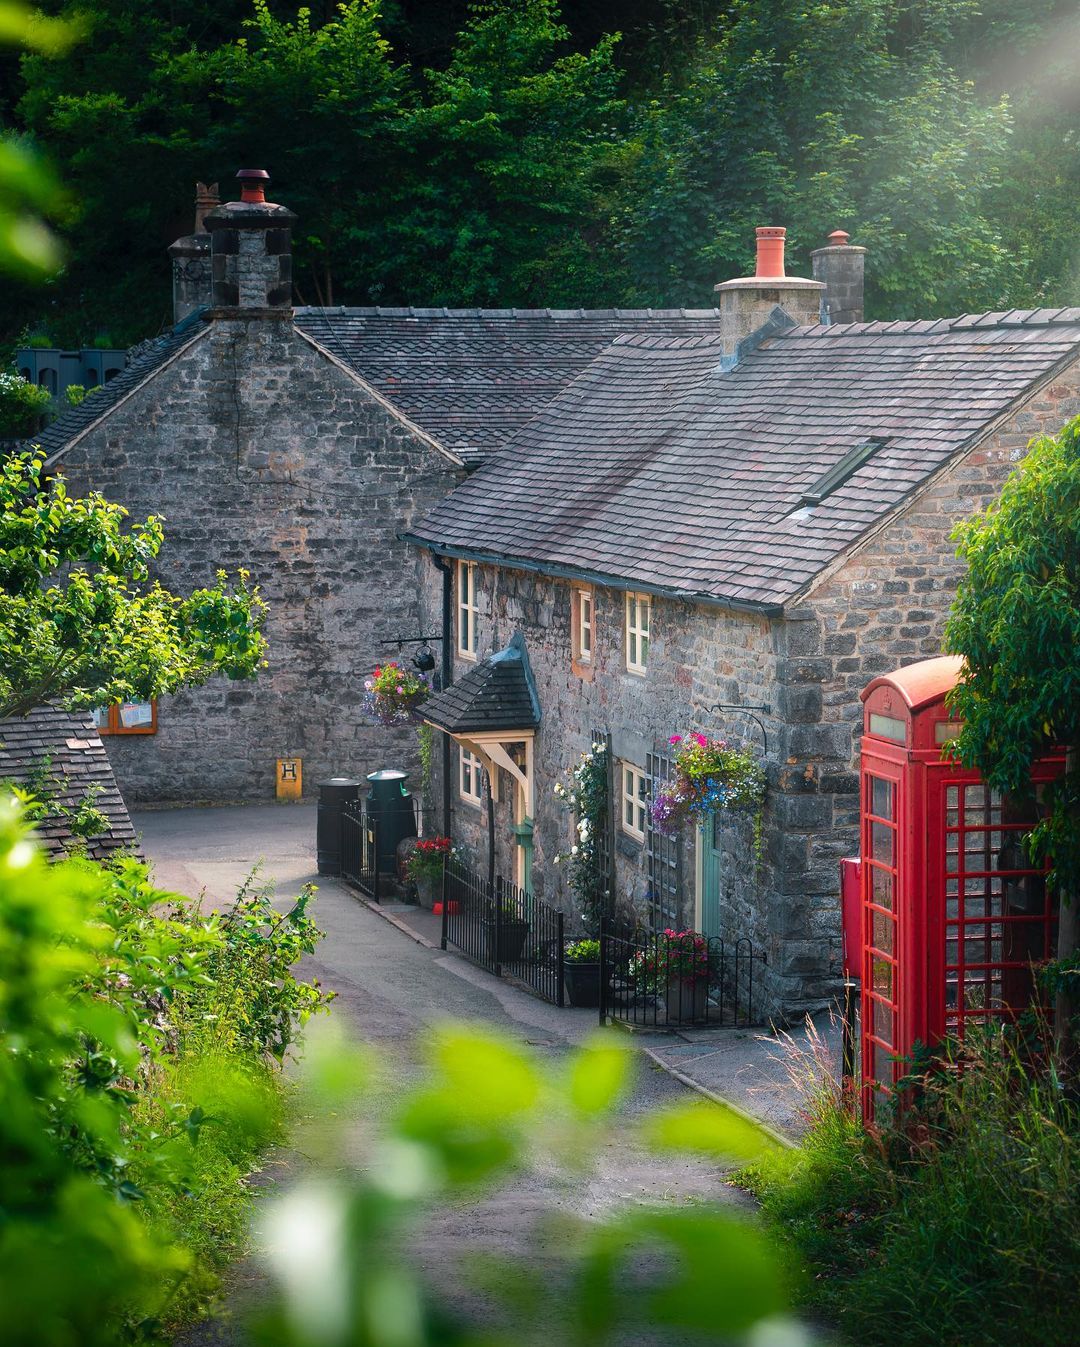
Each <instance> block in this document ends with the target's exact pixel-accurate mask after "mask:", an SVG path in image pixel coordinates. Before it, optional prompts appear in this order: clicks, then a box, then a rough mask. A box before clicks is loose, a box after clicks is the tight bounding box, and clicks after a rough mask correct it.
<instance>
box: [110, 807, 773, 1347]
mask: <svg viewBox="0 0 1080 1347" xmlns="http://www.w3.org/2000/svg"><path fill="white" fill-rule="evenodd" d="M135 825H136V830H137V831H138V832H139V834H140V835H141V838H142V845H143V849H144V852H145V854H146V856H147V859H148V860H150V861H151V863H152V865H153V867H154V873H155V877H156V879H157V881H158V883H159V884H161V885H162V886H163V887H167V888H170V889H174V890H178V891H180V892H184V893H187V894H189V895H190V896H198V895H200V894H201V895H202V897H203V901H204V903H206V904H208V905H210V904H220V903H223V902H226V901H228V899H229V897H230V896H231V894H232V893H233V892H234V891H235V888H236V887H237V885H238V884H239V883H240V882H242V881H243V879H244V877H245V876H246V875H247V874H248V873H249V872H250V871H251V869H252V868H253V867H254V866H255V865H256V864H258V865H259V866H260V867H261V872H262V874H263V876H264V877H265V878H266V879H267V880H269V881H272V882H273V883H274V884H275V886H276V900H275V901H276V903H277V904H278V905H285V904H288V903H290V902H291V901H292V900H293V899H294V898H295V895H296V894H297V893H298V892H299V890H300V888H301V886H302V885H303V884H304V883H307V882H315V883H317V884H318V886H319V889H318V894H317V897H316V900H315V906H314V913H315V916H316V919H317V921H318V923H319V925H320V926H321V927H322V929H323V930H324V931H325V932H326V938H325V939H324V940H323V941H322V943H321V944H320V946H319V949H318V952H317V954H316V955H315V956H314V957H312V958H309V959H307V960H305V961H304V965H303V972H304V975H305V976H307V977H317V978H319V980H320V981H321V982H322V983H323V984H324V985H325V986H326V987H328V988H330V989H332V990H334V991H335V992H336V993H337V999H336V1001H335V1002H334V1006H333V1010H332V1014H333V1015H334V1017H335V1018H336V1019H337V1020H338V1021H339V1022H340V1023H343V1024H344V1025H346V1026H347V1028H348V1031H349V1032H350V1033H351V1034H352V1035H354V1036H355V1037H356V1038H358V1039H360V1040H361V1041H363V1042H364V1043H366V1044H369V1045H370V1046H371V1047H372V1048H373V1049H374V1050H375V1051H376V1052H377V1054H378V1057H379V1059H380V1062H381V1066H382V1071H383V1074H384V1076H385V1077H386V1078H387V1079H388V1080H389V1081H390V1083H391V1084H390V1089H389V1092H388V1095H387V1096H386V1100H387V1101H388V1102H392V1100H393V1097H394V1093H395V1090H396V1089H397V1088H400V1087H401V1086H404V1085H405V1084H407V1083H408V1082H409V1081H412V1080H414V1079H416V1078H417V1076H418V1074H419V1073H420V1072H421V1071H422V1061H423V1054H424V1047H425V1044H426V1043H427V1042H428V1041H429V1040H430V1035H431V1031H432V1028H433V1027H434V1026H435V1025H437V1024H439V1023H442V1022H445V1021H446V1020H448V1019H449V1020H456V1021H459V1022H464V1023H469V1022H473V1023H477V1024H479V1025H482V1026H484V1027H485V1028H488V1029H491V1028H494V1029H497V1030H498V1031H499V1032H500V1033H501V1034H503V1035H504V1036H505V1037H506V1038H507V1039H509V1040H510V1041H511V1042H514V1043H517V1044H520V1045H525V1046H527V1047H528V1048H529V1049H530V1051H532V1052H534V1053H535V1054H537V1055H538V1056H539V1057H540V1058H541V1060H543V1061H544V1062H546V1063H547V1064H549V1065H550V1066H551V1068H552V1069H556V1070H557V1069H558V1067H559V1066H560V1064H561V1063H563V1062H564V1061H565V1059H566V1058H567V1056H568V1054H569V1052H570V1051H571V1049H572V1047H573V1045H574V1044H575V1043H578V1042H581V1041H582V1040H583V1039H584V1038H586V1037H587V1036H588V1035H589V1034H590V1033H592V1032H593V1031H594V1030H595V1023H596V1021H595V1012H593V1011H583V1010H572V1009H562V1010H560V1009H557V1008H556V1007H552V1006H548V1005H546V1004H545V1003H543V1002H541V1001H539V1000H537V999H536V998H534V997H532V996H530V995H528V994H527V993H525V992H522V991H520V990H519V989H517V988H515V987H512V986H510V985H509V984H506V983H502V982H499V981H497V980H496V979H494V978H492V977H490V976H489V975H488V974H486V973H484V972H482V971H481V970H478V969H475V968H473V967H472V966H471V965H470V964H468V963H467V962H466V961H465V960H464V959H461V958H459V957H458V956H456V955H454V954H446V953H442V952H441V951H433V950H430V949H428V948H426V947H425V946H423V945H420V944H418V943H417V942H416V941H414V940H412V939H411V938H410V937H409V936H408V935H407V934H405V933H404V932H402V931H400V930H399V929H397V928H396V927H395V926H393V925H391V924H390V923H389V922H387V921H385V920H383V919H382V918H381V917H380V916H378V915H377V914H375V913H373V912H372V911H370V910H369V909H368V908H367V907H366V906H365V905H364V904H362V903H361V902H359V901H358V899H357V898H356V896H355V894H354V893H353V892H352V891H351V890H350V889H349V888H348V887H347V886H345V885H342V884H340V883H338V882H337V881H334V880H330V881H327V880H326V879H325V878H320V877H319V876H318V875H317V874H315V873H314V850H315V846H314V840H315V810H314V807H312V806H306V805H293V806H248V807H238V808H234V809H191V810H170V811H162V812H144V813H141V814H138V815H137V816H136V818H135ZM694 1097H695V1096H694V1095H693V1094H692V1093H691V1092H690V1091H689V1090H687V1089H686V1088H685V1087H684V1086H683V1085H681V1084H679V1083H678V1082H677V1081H675V1080H673V1079H672V1078H671V1077H670V1076H668V1075H667V1074H666V1073H665V1072H663V1071H662V1070H660V1069H659V1068H658V1067H657V1066H655V1065H654V1064H653V1063H651V1062H649V1061H648V1060H647V1059H646V1058H644V1057H640V1055H639V1062H638V1069H637V1073H636V1076H635V1084H634V1087H633V1091H632V1093H631V1095H630V1097H629V1098H628V1100H627V1101H626V1103H625V1105H624V1108H623V1112H622V1117H621V1119H617V1120H614V1121H613V1123H612V1126H611V1127H610V1128H609V1129H608V1131H607V1134H606V1138H605V1141H604V1143H603V1144H602V1146H601V1148H600V1151H599V1154H598V1156H597V1162H596V1166H595V1169H594V1171H593V1173H592V1174H591V1176H589V1177H587V1178H586V1179H584V1180H581V1179H572V1180H571V1179H570V1178H569V1177H568V1176H567V1175H566V1174H564V1173H563V1172H562V1170H561V1167H560V1166H559V1165H558V1164H557V1163H556V1164H553V1165H548V1166H547V1167H546V1168H541V1169H540V1170H530V1171H526V1172H525V1173H523V1174H521V1175H520V1176H519V1177H518V1178H517V1179H516V1180H515V1181H514V1182H513V1183H511V1184H508V1185H507V1186H506V1187H504V1188H503V1189H501V1190H500V1191H499V1192H497V1193H493V1194H489V1195H487V1196H485V1197H483V1198H482V1199H479V1200H477V1201H473V1202H469V1203H466V1204H462V1205H458V1206H455V1207H453V1208H451V1209H448V1210H445V1211H441V1212H439V1213H437V1214H435V1215H434V1216H433V1217H432V1219H430V1220H429V1221H428V1222H427V1223H426V1224H425V1226H424V1228H423V1229H422V1230H421V1231H420V1232H419V1233H418V1235H417V1236H416V1238H415V1240H414V1242H413V1248H414V1250H415V1254H416V1257H417V1259H418V1261H419V1264H420V1266H421V1267H422V1269H423V1271H424V1274H425V1276H426V1278H427V1280H428V1281H429V1282H430V1283H431V1285H432V1286H433V1287H434V1288H435V1289H436V1290H437V1292H438V1293H439V1294H440V1295H442V1296H444V1297H445V1298H446V1299H447V1300H448V1301H450V1302H458V1303H460V1302H461V1301H462V1300H463V1299H466V1300H469V1301H470V1308H471V1309H472V1310H473V1311H474V1312H478V1313H479V1314H480V1315H481V1317H483V1318H484V1319H487V1318H488V1315H489V1313H490V1314H491V1315H495V1314H496V1311H495V1308H494V1305H493V1304H491V1305H489V1304H486V1303H480V1302H481V1301H483V1299H484V1293H483V1292H481V1291H477V1290H472V1289H469V1288H467V1287H466V1286H465V1284H464V1282H463V1279H462V1276H461V1272H460V1268H461V1259H462V1258H463V1257H467V1256H469V1255H472V1254H487V1255H492V1254H496V1255H500V1254H501V1255H509V1256H513V1257H521V1258H524V1259H527V1260H528V1262H529V1265H530V1266H532V1267H533V1268H534V1269H535V1268H541V1269H543V1271H544V1274H545V1277H546V1276H548V1275H549V1274H550V1277H551V1278H552V1279H553V1280H558V1279H559V1278H560V1277H561V1275H562V1274H563V1272H564V1270H565V1269H564V1267H563V1265H562V1263H561V1260H560V1253H561V1250H560V1247H559V1244H560V1241H559V1236H558V1234H557V1233H556V1227H554V1226H553V1225H552V1223H551V1218H553V1217H559V1216H575V1217H583V1218H586V1219H589V1218H598V1217H602V1216H603V1215H604V1214H606V1213H608V1212H611V1211H613V1210H615V1209H618V1208H621V1207H624V1206H627V1205H637V1204H643V1203H665V1204H686V1203H693V1204H699V1203H703V1202H710V1203H711V1202H720V1203H725V1204H728V1205H731V1204H737V1205H740V1206H743V1205H746V1202H747V1199H746V1198H745V1196H744V1195H743V1194H741V1193H740V1192H739V1191H738V1190H735V1189H732V1188H731V1187H730V1186H728V1185H727V1184H726V1182H725V1179H724V1174H723V1172H722V1171H721V1170H720V1169H719V1168H718V1167H716V1166H715V1165H713V1164H710V1163H706V1162H704V1161H701V1160H698V1159H696V1158H688V1157H676V1156H665V1157H657V1156H656V1155H654V1154H646V1153H645V1152H643V1151H642V1150H641V1149H640V1148H639V1147H638V1146H637V1145H636V1144H634V1143H633V1142H632V1141H631V1140H630V1139H629V1130H630V1124H632V1121H633V1120H634V1119H635V1118H637V1117H639V1116H641V1115H643V1114H645V1113H647V1112H649V1111H651V1110H653V1109H655V1108H658V1107H662V1106H665V1105H671V1104H674V1103H677V1102H680V1101H686V1100H689V1099H691V1098H694ZM351 1134H352V1138H353V1143H354V1152H353V1154H351V1155H350V1156H349V1160H350V1162H352V1163H357V1164H359V1165H360V1166H363V1164H364V1146H365V1144H366V1142H365V1137H366V1125H365V1120H364V1118H362V1117H360V1116H358V1117H357V1118H356V1120H355V1126H354V1127H353V1128H352V1129H351ZM305 1137H306V1138H307V1140H305V1139H304V1138H305ZM319 1149H320V1144H319V1129H318V1119H313V1120H310V1119H309V1121H308V1125H307V1128H306V1130H302V1131H301V1133H300V1136H299V1137H298V1146H297V1148H296V1149H294V1150H293V1151H292V1152H290V1153H287V1154H283V1155H280V1156H278V1157H275V1159H274V1162H273V1163H272V1165H271V1166H269V1167H268V1170H267V1174H266V1176H264V1177H265V1178H266V1179H267V1180H268V1186H271V1187H272V1186H274V1185H277V1184H282V1183H288V1182H290V1181H291V1179H292V1178H293V1177H294V1176H295V1174H296V1173H297V1172H298V1171H303V1170H304V1169H305V1168H306V1167H307V1166H308V1162H309V1159H310V1156H311V1155H312V1154H314V1153H315V1152H317V1151H318V1150H319ZM305 1153H307V1154H305ZM263 1286H264V1282H263V1278H262V1274H261V1271H260V1270H259V1267H258V1264H257V1261H252V1260H245V1262H244V1263H242V1264H241V1265H239V1266H238V1267H237V1269H236V1270H235V1273H234V1276H233V1277H232V1279H231V1285H230V1295H229V1302H230V1305H231V1306H232V1307H233V1309H235V1310H237V1311H239V1312H242V1310H243V1307H244V1306H245V1305H246V1304H248V1303H251V1302H254V1301H257V1299H258V1298H259V1295H260V1293H261V1290H262V1288H263ZM478 1297H479V1300H478V1299H477V1298H478ZM180 1341H181V1342H182V1343H183V1344H184V1347H205V1345H207V1344H211V1343H216V1344H223V1343H230V1344H231V1343H234V1342H235V1343H238V1342H240V1341H242V1338H241V1337H240V1336H239V1335H238V1330H237V1328H236V1323H235V1319H233V1318H230V1317H229V1316H228V1315H226V1316H225V1317H223V1318H222V1319H220V1320H219V1321H217V1322H215V1323H212V1324H209V1325H204V1326H201V1327H200V1328H199V1329H198V1330H196V1331H194V1332H191V1333H188V1334H186V1335H184V1337H183V1338H182V1339H180Z"/></svg>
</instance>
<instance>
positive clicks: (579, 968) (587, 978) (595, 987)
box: [563, 939, 600, 1006]
mask: <svg viewBox="0 0 1080 1347" xmlns="http://www.w3.org/2000/svg"><path fill="white" fill-rule="evenodd" d="M563 980H564V981H565V983H566V995H567V999H568V1000H569V1002H570V1004H571V1005H572V1006H598V1005H599V1004H600V941H599V940H592V939H585V940H571V941H570V943H569V944H568V945H567V946H566V948H565V949H564V950H563Z"/></svg>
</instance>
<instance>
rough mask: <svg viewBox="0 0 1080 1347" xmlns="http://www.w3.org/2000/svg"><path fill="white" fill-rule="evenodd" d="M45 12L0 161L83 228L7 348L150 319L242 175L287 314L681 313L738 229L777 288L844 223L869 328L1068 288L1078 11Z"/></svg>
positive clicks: (229, 5) (515, 0)
mask: <svg viewBox="0 0 1080 1347" xmlns="http://www.w3.org/2000/svg"><path fill="white" fill-rule="evenodd" d="M43 8H45V9H46V10H47V11H49V12H51V13H54V14H56V15H60V16H69V17H73V16H75V15H78V16H79V20H78V21H79V23H80V24H82V25H83V32H84V36H83V38H82V40H81V41H78V42H77V43H76V44H75V45H74V46H71V47H70V49H69V50H67V51H66V52H60V53H58V52H57V51H56V50H46V51H41V50H38V51H34V52H31V53H29V54H27V55H25V56H24V57H23V58H22V60H21V64H20V63H19V61H18V59H17V58H16V57H14V56H6V57H5V56H3V55H0V90H2V92H0V126H2V125H5V124H6V125H8V126H9V127H10V128H11V129H12V131H13V132H14V133H15V136H16V139H14V140H9V141H6V142H2V143H0V148H3V149H4V151H5V153H9V152H10V153H11V154H15V153H20V154H22V153H24V152H25V153H29V152H30V151H29V150H28V148H27V146H28V145H34V146H38V147H41V148H43V149H44V150H45V151H47V152H48V154H49V156H51V160H52V162H53V164H54V166H55V168H56V173H55V177H56V178H58V179H60V180H62V181H63V184H64V188H65V190H66V192H67V194H68V197H69V198H71V199H74V200H75V201H76V202H77V203H78V210H79V215H78V218H77V219H72V220H71V221H70V223H69V227H68V229H67V230H66V233H67V235H68V238H69V240H70V258H69V261H68V263H67V266H66V268H65V270H64V272H63V274H62V275H61V276H60V277H59V279H58V280H56V281H55V282H54V283H53V285H52V286H51V287H50V288H49V289H48V290H47V291H45V292H41V293H39V292H37V291H31V290H26V291H25V292H23V293H22V294H21V295H18V294H16V295H13V296H12V298H11V300H10V301H9V303H8V305H7V306H6V313H5V319H4V321H5V331H4V333H3V334H2V335H3V337H6V339H7V340H8V341H13V340H14V339H15V338H16V337H17V336H18V334H19V332H20V330H21V329H23V328H24V327H25V326H30V327H34V326H42V327H44V328H45V329H46V330H47V331H48V332H49V333H51V335H52V336H53V338H54V339H55V340H57V341H60V342H64V343H70V342H74V341H76V340H81V339H83V338H85V337H86V336H87V335H89V333H88V331H87V328H88V326H89V327H91V328H94V327H97V326H99V325H104V326H107V327H108V328H109V329H110V330H111V332H112V333H113V335H114V337H115V339H117V340H120V341H122V340H127V339H134V338H135V337H139V336H144V335H147V334H149V333H151V332H153V331H156V330H157V329H158V327H159V326H160V325H161V324H162V323H163V322H165V321H167V319H168V317H169V313H170V304H169V291H168V287H169V277H168V266H167V262H166V259H165V257H164V252H163V250H164V248H165V247H166V246H167V244H168V243H169V242H171V240H172V239H173V238H175V237H177V236H178V235H179V234H181V233H185V232H187V231H188V230H189V229H190V227H191V225H190V219H191V216H190V210H191V208H190V204H189V202H190V198H191V192H192V186H193V184H194V182H195V181H196V179H201V180H203V181H212V180H214V179H217V180H219V181H220V182H221V183H222V186H223V188H225V189H230V188H231V187H232V175H233V174H234V173H235V171H236V169H237V168H238V167H240V166H242V165H243V166H250V165H252V164H254V163H257V164H258V165H260V166H265V167H266V168H267V169H268V170H269V171H270V172H271V173H272V175H273V176H274V180H275V196H277V197H278V199H280V200H283V201H285V202H287V203H288V204H289V205H290V206H291V207H293V208H294V209H295V210H296V211H297V212H298V214H299V216H300V225H299V229H298V231H297V240H296V249H297V256H296V267H295V277H296V292H297V298H298V299H299V300H302V301H304V302H308V303H335V304H336V303H342V302H345V303H353V304H363V303H373V302H375V303H413V304H420V305H430V304H493V305H504V306H505V305H555V306H566V305H571V306H577V305H597V304H616V305H628V304H652V305H659V304H692V305H702V304H707V303H709V302H710V300H711V288H712V286H713V285H714V284H715V283H716V282H717V281H720V280H724V279H727V278H728V277H730V276H734V275H741V274H745V272H746V270H747V267H748V265H749V263H750V260H751V248H752V239H753V228H754V226H755V225H758V224H761V223H770V224H772V223H776V224H785V225H787V226H788V227H789V230H790V237H791V240H792V243H793V247H794V253H795V257H794V259H793V260H794V263H795V268H796V269H797V270H798V271H799V272H801V273H802V274H806V272H807V269H808V265H809V262H808V257H807V251H808V249H809V248H810V247H813V246H815V245H817V244H818V243H820V242H821V241H822V240H823V238H824V236H825V235H826V234H827V233H828V231H829V230H831V229H833V228H836V227H838V226H839V227H843V228H846V229H848V230H849V231H850V232H851V233H852V235H853V237H854V238H855V240H856V241H857V242H860V243H863V244H866V245H867V246H868V247H870V248H871V249H872V254H871V265H870V267H869V270H868V285H869V291H868V295H869V306H870V309H871V312H872V314H873V315H874V316H878V317H894V316H907V317H910V316H929V315H932V314H941V313H951V312H958V311H964V310H976V309H979V308H1008V307H1011V306H1014V305H1023V304H1040V303H1047V304H1050V303H1053V304H1065V303H1068V302H1070V300H1071V299H1075V297H1076V295H1075V285H1076V281H1077V257H1078V255H1080V252H1078V249H1077V227H1076V225H1075V221H1074V212H1073V211H1072V203H1073V201H1074V200H1075V198H1076V195H1077V191H1078V188H1080V182H1078V178H1080V160H1078V157H1077V155H1076V152H1075V134H1076V132H1075V115H1076V111H1077V108H1078V105H1080V63H1078V62H1076V61H1075V59H1074V53H1075V49H1076V41H1077V36H1078V32H1080V6H1078V4H1077V2H1076V0H1031V3H1029V4H1026V5H1024V6H1022V7H1017V6H1016V5H1014V4H1010V3H1007V0H985V3H983V4H980V5H979V6H978V7H976V6H975V4H974V3H973V2H972V0H918V2H917V3H911V2H910V0H697V3H695V4H693V5H675V4H672V3H670V0H629V3H622V4H620V3H616V0H591V3H588V4H584V3H566V4H565V5H564V6H563V10H562V12H560V9H559V6H558V4H557V3H556V0H485V2H484V3H472V4H467V3H465V0H457V2H456V3H451V4H447V5H445V6H441V5H440V6H424V5H419V4H416V3H408V2H402V3H392V4H386V5H385V6H383V7H380V5H379V3H378V0H347V3H343V4H336V5H335V4H330V3H326V4H321V5H319V6H313V7H310V8H305V9H300V10H297V9H296V8H294V6H293V5H290V4H289V3H287V0H226V2H225V3H218V4H209V3H206V2H205V0H195V3H192V4H189V5H185V6H182V7H178V6H146V5H143V4H137V3H132V0H44V2H43ZM5 71H7V72H10V78H8V79H5V78H4V74H5ZM39 157H40V156H39ZM2 163H3V161H2V160H0V193H2V181H3V179H2ZM35 172H36V173H37V174H38V175H39V176H38V177H36V178H34V179H33V183H35V184H36V186H34V187H33V190H34V192H36V193H37V194H38V196H39V197H40V199H41V201H42V203H47V202H48V201H49V200H50V199H51V197H50V193H51V194H52V196H55V195H56V192H57V189H56V187H55V184H52V185H51V186H50V185H49V184H48V183H46V181H45V179H44V178H41V177H40V169H37V170H35ZM26 181H27V183H28V184H30V183H31V179H26ZM27 190H30V189H29V186H28V188H27ZM3 204H4V202H3V197H2V195H0V227H2V218H3ZM54 204H55V203H54ZM42 208H44V206H43V207H42Z"/></svg>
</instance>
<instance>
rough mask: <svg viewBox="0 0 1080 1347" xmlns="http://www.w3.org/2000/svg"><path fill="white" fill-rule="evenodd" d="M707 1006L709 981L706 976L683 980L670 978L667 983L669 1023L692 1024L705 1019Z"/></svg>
mask: <svg viewBox="0 0 1080 1347" xmlns="http://www.w3.org/2000/svg"><path fill="white" fill-rule="evenodd" d="M708 1007H709V983H708V980H707V979H706V978H695V979H694V980H693V981H683V979H682V978H670V979H669V980H668V984H667V1018H668V1023H669V1024H693V1023H694V1022H695V1021H697V1020H703V1019H705V1016H706V1014H707V1013H708Z"/></svg>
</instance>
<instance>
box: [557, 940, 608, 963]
mask: <svg viewBox="0 0 1080 1347" xmlns="http://www.w3.org/2000/svg"><path fill="white" fill-rule="evenodd" d="M563 960H564V962H566V963H599V962H600V941H599V940H571V941H570V943H569V944H568V945H567V946H566V948H565V949H564V950H563Z"/></svg>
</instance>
